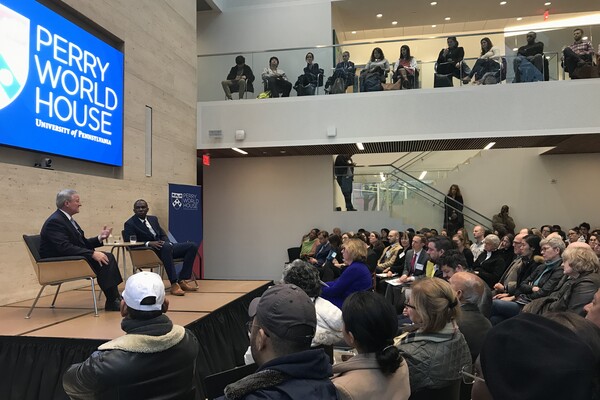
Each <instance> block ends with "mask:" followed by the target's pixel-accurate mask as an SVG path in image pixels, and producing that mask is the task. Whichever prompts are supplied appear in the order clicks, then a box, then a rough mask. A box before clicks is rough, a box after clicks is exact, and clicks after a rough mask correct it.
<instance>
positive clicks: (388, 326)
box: [332, 292, 410, 400]
mask: <svg viewBox="0 0 600 400" xmlns="http://www.w3.org/2000/svg"><path fill="white" fill-rule="evenodd" d="M342 315H343V319H344V338H345V340H346V343H347V344H348V345H349V346H352V347H353V348H355V349H356V352H357V353H358V354H357V355H355V356H354V357H352V358H351V359H350V360H348V361H345V362H342V363H338V364H336V365H335V366H334V367H333V373H334V376H333V378H332V381H333V384H334V385H335V386H336V387H337V389H338V392H339V394H340V396H339V398H340V399H377V398H381V399H390V400H406V399H408V398H409V395H410V384H409V381H408V366H407V364H406V361H404V360H403V359H402V357H401V356H400V354H399V351H398V348H397V347H396V346H394V336H395V335H396V331H397V329H398V319H397V318H396V313H395V312H394V309H393V308H392V306H391V305H390V304H389V303H387V302H386V301H385V299H384V298H383V297H381V296H380V295H378V294H376V293H373V292H357V293H353V294H351V295H350V296H349V297H348V298H347V299H346V301H345V302H344V306H343V308H342Z"/></svg>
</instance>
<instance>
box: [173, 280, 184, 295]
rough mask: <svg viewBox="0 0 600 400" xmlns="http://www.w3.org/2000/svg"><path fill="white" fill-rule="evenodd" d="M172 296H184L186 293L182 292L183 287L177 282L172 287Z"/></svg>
mask: <svg viewBox="0 0 600 400" xmlns="http://www.w3.org/2000/svg"><path fill="white" fill-rule="evenodd" d="M171 294H172V295H173V296H184V295H185V292H184V291H183V290H181V286H179V284H178V283H177V282H175V283H173V284H172V285H171Z"/></svg>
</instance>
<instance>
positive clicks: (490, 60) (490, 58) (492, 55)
mask: <svg viewBox="0 0 600 400" xmlns="http://www.w3.org/2000/svg"><path fill="white" fill-rule="evenodd" d="M480 43H481V55H480V56H479V58H478V59H477V61H475V65H474V66H473V69H471V72H469V74H468V75H467V76H466V77H465V78H464V79H463V83H465V84H467V83H469V82H470V81H471V79H473V78H475V82H478V81H480V80H481V79H482V78H483V77H484V75H485V74H487V73H489V72H492V73H493V74H496V73H497V72H499V71H500V69H501V67H502V64H501V61H502V60H501V56H500V49H499V48H498V47H496V46H494V45H493V44H492V41H491V40H490V38H487V37H484V38H483V39H481V42H480ZM499 81H500V80H499V79H498V80H497V82H499Z"/></svg>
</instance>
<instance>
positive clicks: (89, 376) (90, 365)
mask: <svg viewBox="0 0 600 400" xmlns="http://www.w3.org/2000/svg"><path fill="white" fill-rule="evenodd" d="M157 319H160V322H161V324H162V323H166V322H165V320H166V321H168V323H169V324H170V322H171V321H170V320H169V319H168V318H167V317H166V316H165V315H161V316H160V317H158V318H154V319H152V320H150V321H154V322H156V321H155V320H157ZM154 325H155V326H156V324H154ZM170 326H171V330H170V331H168V332H167V333H166V334H163V335H159V336H151V335H147V334H143V333H142V334H140V333H141V332H140V331H144V329H143V327H142V328H141V329H138V332H139V333H136V334H127V335H124V336H121V337H118V338H116V339H114V340H111V341H110V342H107V343H104V344H103V345H101V346H100V347H99V348H98V351H96V352H94V353H93V354H92V355H91V356H90V357H89V358H88V359H87V360H85V361H84V362H82V363H79V364H74V365H72V366H71V367H70V368H69V369H68V370H67V372H65V375H64V378H63V387H64V389H65V392H66V393H67V394H68V395H69V396H70V397H71V399H76V400H96V399H98V400H99V399H106V400H108V399H111V400H116V399H127V400H135V399H140V400H142V399H143V400H151V399H156V400H158V399H160V400H167V399H193V398H194V394H195V391H196V388H195V384H194V379H195V376H194V374H195V373H194V369H195V365H196V362H195V360H196V355H197V354H198V350H199V345H198V340H197V339H196V337H195V336H194V335H193V334H192V333H191V332H189V331H187V330H186V329H185V328H183V327H181V326H178V325H172V324H170ZM151 327H152V325H150V329H151Z"/></svg>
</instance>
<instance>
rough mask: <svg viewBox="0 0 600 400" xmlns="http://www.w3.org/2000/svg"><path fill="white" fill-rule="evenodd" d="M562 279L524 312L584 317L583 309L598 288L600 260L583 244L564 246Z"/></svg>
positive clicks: (527, 306)
mask: <svg viewBox="0 0 600 400" xmlns="http://www.w3.org/2000/svg"><path fill="white" fill-rule="evenodd" d="M562 262H563V272H564V276H563V277H562V279H561V280H560V282H559V283H558V285H557V286H556V290H554V291H553V292H552V293H550V294H549V295H548V296H547V297H545V298H541V299H537V300H534V301H533V302H531V303H529V304H527V305H526V306H525V307H524V308H523V311H524V312H531V313H536V314H544V313H546V312H551V311H571V312H574V313H577V314H579V315H581V316H585V311H584V310H583V307H584V306H585V305H586V304H588V303H590V302H591V301H592V300H593V299H594V294H595V293H596V291H597V290H598V288H600V274H599V273H598V271H599V270H600V261H598V256H597V255H596V253H594V251H593V250H592V249H591V248H590V247H589V246H587V245H585V244H582V245H580V246H575V247H571V246H569V247H567V249H566V250H565V251H564V252H563V254H562Z"/></svg>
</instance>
